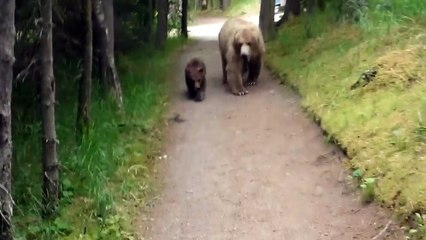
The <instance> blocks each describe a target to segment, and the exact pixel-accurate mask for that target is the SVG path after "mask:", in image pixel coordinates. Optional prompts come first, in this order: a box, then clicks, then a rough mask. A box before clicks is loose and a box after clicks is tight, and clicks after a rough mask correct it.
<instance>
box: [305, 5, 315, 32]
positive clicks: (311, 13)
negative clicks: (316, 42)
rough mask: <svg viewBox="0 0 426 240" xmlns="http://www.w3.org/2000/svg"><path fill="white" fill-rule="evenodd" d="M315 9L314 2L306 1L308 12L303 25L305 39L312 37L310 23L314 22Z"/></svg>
mask: <svg viewBox="0 0 426 240" xmlns="http://www.w3.org/2000/svg"><path fill="white" fill-rule="evenodd" d="M316 7H317V1H316V0H306V9H307V11H308V18H307V21H306V23H305V35H306V37H307V38H311V37H312V30H311V26H312V21H314V16H315V11H316Z"/></svg>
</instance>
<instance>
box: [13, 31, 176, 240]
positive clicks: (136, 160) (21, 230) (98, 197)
mask: <svg viewBox="0 0 426 240" xmlns="http://www.w3.org/2000/svg"><path fill="white" fill-rule="evenodd" d="M182 44H183V42H182V40H179V39H171V40H169V41H168V44H167V48H166V50H165V51H164V52H162V53H159V52H151V53H148V54H147V52H146V51H144V50H139V51H135V52H134V53H133V54H131V55H127V56H120V57H119V59H118V63H117V65H118V70H119V73H120V79H121V81H122V87H123V96H124V112H123V113H121V114H119V113H118V112H117V111H116V110H117V109H116V108H115V104H114V103H113V102H112V101H108V100H101V99H102V98H101V97H100V96H99V91H97V89H96V88H94V89H93V98H92V101H93V102H92V126H91V131H90V132H91V133H90V135H89V136H86V138H85V139H84V142H83V144H82V145H81V146H77V145H76V144H75V134H74V124H75V116H76V114H75V113H76V99H77V83H78V81H77V80H78V78H76V77H75V75H76V73H77V72H78V71H77V65H76V64H72V63H68V64H66V63H61V64H60V67H57V69H60V71H59V70H58V71H57V72H55V74H56V79H57V101H58V106H57V133H58V139H59V141H60V144H59V145H58V154H59V155H58V159H59V162H60V164H61V176H60V178H61V189H62V191H61V195H62V197H61V203H60V205H61V213H60V214H59V216H57V217H55V218H53V219H51V220H45V221H42V220H41V218H40V215H41V214H40V210H41V203H40V200H41V179H42V178H41V171H40V169H41V165H40V159H41V158H40V144H39V139H40V137H39V131H40V125H39V123H38V118H37V111H34V113H33V112H32V111H27V112H26V111H23V110H22V109H28V107H29V106H26V108H24V107H23V105H21V106H20V107H22V108H18V107H16V108H15V110H14V118H15V119H14V123H15V125H14V149H15V151H14V172H13V177H14V179H13V180H14V188H13V194H14V196H15V202H16V207H15V216H14V219H13V221H14V226H15V237H16V239H131V238H130V237H132V236H133V233H134V230H133V226H132V220H133V218H134V217H135V213H138V212H140V211H141V209H142V208H143V207H144V206H145V204H146V202H145V201H147V200H149V196H150V194H152V193H153V190H154V188H153V184H152V181H151V168H152V164H153V160H154V158H155V156H156V154H158V151H159V150H160V147H161V143H162V136H163V135H162V134H163V132H162V129H163V127H164V123H165V121H164V117H165V116H164V113H165V110H166V109H167V102H168V89H169V84H170V81H168V77H169V74H170V72H169V70H168V69H170V68H171V66H172V64H173V55H171V54H173V53H174V52H176V50H177V49H178V47H179V46H181V45H182ZM165 69H167V70H166V71H165ZM64 82H68V83H70V82H73V84H67V85H66V86H67V87H68V88H65V87H62V86H65V84H61V83H64ZM95 85H96V84H95ZM69 86H73V87H72V88H69ZM22 89H24V90H25V88H22V87H21V88H20V91H24V90H22ZM25 91H30V90H25ZM17 96H21V97H20V98H18V97H17V98H16V99H14V100H16V104H22V103H24V102H27V101H25V100H27V99H25V98H24V97H25V95H22V94H19V95H17ZM22 96H24V97H22ZM31 106H33V107H34V106H36V104H34V105H31ZM24 123H25V124H24ZM80 237H81V238H80Z"/></svg>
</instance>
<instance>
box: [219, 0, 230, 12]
mask: <svg viewBox="0 0 426 240" xmlns="http://www.w3.org/2000/svg"><path fill="white" fill-rule="evenodd" d="M228 7H229V0H220V10H222V11H225V10H226V9H227V8H228Z"/></svg>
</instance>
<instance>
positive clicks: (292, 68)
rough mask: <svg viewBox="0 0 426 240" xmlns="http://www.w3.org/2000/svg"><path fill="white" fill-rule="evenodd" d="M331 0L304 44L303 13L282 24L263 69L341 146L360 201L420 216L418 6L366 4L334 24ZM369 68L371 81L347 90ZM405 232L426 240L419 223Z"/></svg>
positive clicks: (424, 148) (425, 175) (424, 193)
mask: <svg viewBox="0 0 426 240" xmlns="http://www.w3.org/2000/svg"><path fill="white" fill-rule="evenodd" d="M331 3H333V2H331ZM331 3H330V4H329V7H328V8H327V10H326V11H325V12H324V13H320V14H317V15H316V16H315V20H314V21H312V24H313V25H314V26H313V27H311V29H312V30H313V33H312V36H311V38H310V39H308V38H307V37H306V35H305V34H304V33H305V32H304V31H305V24H304V23H305V21H307V20H306V18H307V16H305V15H303V16H301V17H300V18H295V19H292V20H290V21H289V22H287V23H286V24H285V26H283V28H282V29H281V30H280V31H279V33H278V37H277V40H275V41H273V42H271V43H269V44H268V48H267V60H266V61H267V65H268V66H269V67H270V68H272V70H273V71H275V72H276V73H277V75H278V76H280V77H282V78H284V79H285V82H286V83H287V84H289V85H291V86H293V87H294V88H295V89H297V90H298V91H299V93H300V94H301V95H302V96H303V102H302V104H303V106H304V107H306V109H307V110H308V111H309V112H310V113H312V114H313V115H314V116H315V117H316V118H319V119H321V127H322V128H324V129H325V130H326V131H327V132H328V134H329V135H330V136H332V138H333V139H336V140H337V141H338V143H339V144H340V145H341V146H342V147H343V148H345V150H346V151H347V153H348V155H349V157H350V158H351V160H350V161H349V165H350V167H351V168H352V169H355V170H354V171H353V172H352V175H351V177H352V178H353V179H355V180H356V183H357V184H358V186H360V188H361V197H362V200H363V201H365V202H370V201H371V200H373V199H377V200H378V201H379V202H381V203H383V204H384V205H385V206H388V207H392V208H394V209H395V213H396V214H397V215H398V216H399V217H401V218H402V219H407V218H408V217H411V216H413V215H414V213H415V212H419V213H423V215H424V213H425V212H426V181H425V179H426V164H425V161H424V159H425V158H426V145H425V139H426V138H425V132H426V131H425V130H424V129H425V125H424V121H425V120H424V119H425V117H424V116H425V115H424V114H425V111H426V110H425V109H426V105H425V104H426V100H425V98H424V93H425V91H426V82H425V77H426V67H425V65H424V62H425V61H426V49H425V48H424V43H425V40H426V38H425V35H424V31H425V30H426V26H425V25H424V20H425V16H426V15H425V14H424V10H425V9H426V2H425V1H421V0H413V1H397V0H395V1H384V0H383V1H381V0H376V1H368V5H367V8H366V10H365V12H364V13H363V15H362V17H361V18H359V19H358V21H357V22H355V21H339V22H336V21H335V20H336V15H337V11H336V9H335V8H333V7H330V6H332V5H331ZM372 68H375V69H377V74H376V76H375V77H374V78H373V79H372V80H371V81H370V82H368V84H367V85H366V86H364V87H358V88H355V89H351V86H352V85H353V84H354V83H355V82H356V81H357V80H358V79H359V77H360V75H361V74H362V73H365V72H366V71H367V70H368V69H372ZM422 219H423V220H422V221H423V222H424V218H422ZM417 222H419V221H417ZM420 222H421V221H420ZM409 229H411V230H409ZM407 231H409V232H410V233H408V232H407V234H409V235H410V236H411V237H412V239H424V237H425V236H426V233H425V227H424V223H423V224H417V225H416V227H409V228H407Z"/></svg>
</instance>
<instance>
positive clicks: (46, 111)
mask: <svg viewBox="0 0 426 240" xmlns="http://www.w3.org/2000/svg"><path fill="white" fill-rule="evenodd" d="M41 7H42V9H41V18H42V26H43V29H42V35H41V41H40V47H41V74H42V76H41V112H42V158H43V159H42V161H43V194H44V195H43V196H44V199H43V200H44V210H45V212H44V213H45V216H49V215H52V214H54V213H55V212H56V211H57V207H58V182H59V173H58V159H57V157H56V143H57V139H56V127H55V77H54V74H53V47H52V0H43V1H42V5H41Z"/></svg>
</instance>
